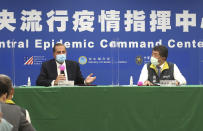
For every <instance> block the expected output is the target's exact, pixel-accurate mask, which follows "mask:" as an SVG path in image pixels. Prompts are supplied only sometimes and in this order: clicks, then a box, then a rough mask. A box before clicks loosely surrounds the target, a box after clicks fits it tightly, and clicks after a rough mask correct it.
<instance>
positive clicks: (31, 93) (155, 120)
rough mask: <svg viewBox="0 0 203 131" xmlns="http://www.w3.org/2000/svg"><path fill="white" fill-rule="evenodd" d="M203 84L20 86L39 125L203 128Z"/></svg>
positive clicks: (75, 130)
mask: <svg viewBox="0 0 203 131" xmlns="http://www.w3.org/2000/svg"><path fill="white" fill-rule="evenodd" d="M202 87H203V85H190V86H183V87H182V86H180V87H129V86H119V87H113V86H94V87H91V86H90V87H25V88H15V96H14V100H15V102H16V104H18V105H20V106H22V107H24V108H26V109H28V111H29V113H30V116H31V120H32V124H33V125H34V127H35V128H36V129H37V131H202V130H203V124H202V122H203V104H202V103H203V102H202V101H203V88H202Z"/></svg>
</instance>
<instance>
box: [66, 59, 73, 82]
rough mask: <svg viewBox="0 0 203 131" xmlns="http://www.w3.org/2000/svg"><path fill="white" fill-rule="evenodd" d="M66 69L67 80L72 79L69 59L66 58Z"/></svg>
mask: <svg viewBox="0 0 203 131" xmlns="http://www.w3.org/2000/svg"><path fill="white" fill-rule="evenodd" d="M66 71H67V74H68V79H69V80H73V76H72V72H71V71H72V66H71V64H70V61H68V60H66Z"/></svg>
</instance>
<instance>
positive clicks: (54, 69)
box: [51, 59, 58, 78]
mask: <svg viewBox="0 0 203 131" xmlns="http://www.w3.org/2000/svg"><path fill="white" fill-rule="evenodd" d="M51 69H52V71H51V72H53V75H54V77H55V78H57V76H58V72H57V66H56V61H55V60H54V59H53V60H52V61H51Z"/></svg>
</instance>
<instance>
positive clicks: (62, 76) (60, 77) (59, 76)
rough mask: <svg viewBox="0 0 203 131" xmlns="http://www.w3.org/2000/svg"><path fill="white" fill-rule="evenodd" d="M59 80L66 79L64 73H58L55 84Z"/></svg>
mask: <svg viewBox="0 0 203 131" xmlns="http://www.w3.org/2000/svg"><path fill="white" fill-rule="evenodd" d="M59 80H66V77H65V75H63V74H60V75H58V76H57V78H56V80H55V81H54V85H58V81H59Z"/></svg>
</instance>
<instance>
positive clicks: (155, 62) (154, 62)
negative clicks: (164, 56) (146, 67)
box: [150, 56, 159, 66]
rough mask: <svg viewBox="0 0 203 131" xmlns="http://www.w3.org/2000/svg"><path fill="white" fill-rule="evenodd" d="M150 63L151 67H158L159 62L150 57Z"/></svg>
mask: <svg viewBox="0 0 203 131" xmlns="http://www.w3.org/2000/svg"><path fill="white" fill-rule="evenodd" d="M150 61H151V63H152V64H153V65H155V66H157V65H159V61H158V59H157V58H154V57H153V56H151V60H150Z"/></svg>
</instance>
